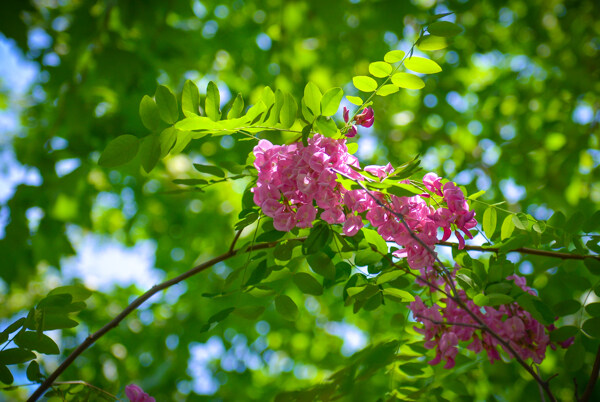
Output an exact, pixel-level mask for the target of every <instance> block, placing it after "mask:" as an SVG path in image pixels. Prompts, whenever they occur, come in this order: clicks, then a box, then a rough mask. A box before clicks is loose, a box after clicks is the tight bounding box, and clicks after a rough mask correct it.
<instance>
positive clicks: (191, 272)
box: [27, 238, 304, 402]
mask: <svg viewBox="0 0 600 402" xmlns="http://www.w3.org/2000/svg"><path fill="white" fill-rule="evenodd" d="M295 240H301V241H302V240H304V238H298V239H295ZM280 242H281V240H279V241H272V242H268V243H261V244H256V245H254V246H250V247H242V248H238V249H236V250H229V251H227V252H226V253H224V254H221V255H220V256H218V257H215V258H213V259H211V260H208V261H206V262H204V263H202V264H200V265H197V266H195V267H194V268H192V269H190V270H189V271H187V272H184V273H183V274H181V275H179V276H176V277H175V278H173V279H169V280H167V281H165V282H162V283H160V284H158V285H155V286H153V287H152V288H151V289H150V290H148V291H147V292H146V293H144V294H143V295H141V296H140V297H138V298H137V299H135V300H134V301H133V302H132V303H131V304H129V305H128V306H127V307H126V308H125V309H124V310H123V311H122V312H121V313H120V314H119V315H118V316H116V317H115V318H113V319H112V320H111V321H110V322H108V323H107V324H106V325H104V326H103V327H102V328H100V329H99V330H98V331H96V332H94V333H93V334H92V335H90V336H88V337H87V338H86V339H85V340H84V341H83V342H82V343H81V344H80V345H79V346H78V347H77V348H76V349H75V350H74V351H72V352H71V354H70V355H69V356H68V357H67V358H66V359H65V361H64V362H62V364H61V365H60V366H58V368H57V369H56V370H54V372H53V373H52V374H50V375H49V376H48V378H46V379H45V380H44V382H43V383H42V384H41V385H40V386H39V387H38V388H37V389H36V390H35V392H34V393H33V394H31V396H30V397H29V399H28V400H27V401H28V402H33V401H37V400H38V398H40V397H41V396H42V395H43V394H44V392H46V390H47V389H48V388H49V387H50V386H51V385H52V384H53V383H54V381H55V380H56V379H57V378H58V376H59V375H61V374H62V373H63V372H64V371H65V370H66V369H67V367H69V366H70V365H71V364H72V363H73V362H74V361H75V359H76V358H77V357H78V356H79V355H80V354H81V353H83V352H84V351H85V350H86V349H87V348H89V347H90V346H92V344H94V342H96V341H97V340H98V339H100V338H101V337H102V336H104V335H105V334H106V333H107V332H108V331H110V330H111V329H113V328H115V327H116V326H117V325H119V323H120V322H121V321H123V319H125V317H127V316H128V315H129V314H131V313H132V312H133V311H135V309H137V308H138V307H139V306H141V305H142V304H143V303H144V302H145V301H146V300H148V299H149V298H151V297H152V296H154V295H155V294H156V293H158V292H160V291H161V290H164V289H167V288H168V287H171V286H173V285H176V284H178V283H179V282H182V281H184V280H186V279H188V278H190V277H191V276H194V275H196V274H198V273H200V272H202V271H204V270H206V269H208V268H210V267H212V266H213V265H215V264H217V263H219V262H222V261H225V260H227V259H229V258H231V257H233V256H235V255H236V254H238V253H245V252H249V251H254V250H262V249H265V248H271V247H274V246H275V245H277V244H279V243H280Z"/></svg>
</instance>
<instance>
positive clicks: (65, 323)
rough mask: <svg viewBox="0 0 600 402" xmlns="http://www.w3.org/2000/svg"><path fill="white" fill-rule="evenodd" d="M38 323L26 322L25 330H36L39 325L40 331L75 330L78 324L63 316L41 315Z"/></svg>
mask: <svg viewBox="0 0 600 402" xmlns="http://www.w3.org/2000/svg"><path fill="white" fill-rule="evenodd" d="M40 320H41V322H39V321H34V322H31V321H28V322H27V329H31V330H37V329H38V328H37V326H38V325H37V324H41V327H40V328H41V330H42V331H51V330H54V329H65V328H75V327H76V326H77V325H79V323H78V322H77V321H75V320H72V319H70V318H69V317H67V316H66V315H64V314H43V315H42V317H40Z"/></svg>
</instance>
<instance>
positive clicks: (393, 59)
mask: <svg viewBox="0 0 600 402" xmlns="http://www.w3.org/2000/svg"><path fill="white" fill-rule="evenodd" d="M405 55H406V53H404V52H403V51H402V50H391V51H389V52H387V53H386V54H385V56H384V57H383V60H385V61H386V62H387V63H397V62H399V61H401V60H402V59H403V58H404V56H405Z"/></svg>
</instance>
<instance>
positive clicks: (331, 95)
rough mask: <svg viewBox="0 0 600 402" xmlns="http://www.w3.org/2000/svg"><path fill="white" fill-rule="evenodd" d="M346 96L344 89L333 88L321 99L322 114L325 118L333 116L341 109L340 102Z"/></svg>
mask: <svg viewBox="0 0 600 402" xmlns="http://www.w3.org/2000/svg"><path fill="white" fill-rule="evenodd" d="M343 96H344V91H343V90H342V88H331V89H330V90H328V91H327V92H325V94H324V95H323V98H321V114H322V115H323V116H327V117H329V116H333V115H334V114H336V112H337V111H338V109H339V107H340V102H341V101H342V97H343Z"/></svg>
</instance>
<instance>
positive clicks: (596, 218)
mask: <svg viewBox="0 0 600 402" xmlns="http://www.w3.org/2000/svg"><path fill="white" fill-rule="evenodd" d="M581 229H582V230H583V231H584V232H586V233H590V232H598V231H599V229H600V211H596V212H594V214H593V215H592V216H591V217H590V219H586V221H585V222H583V226H582V228H581Z"/></svg>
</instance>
